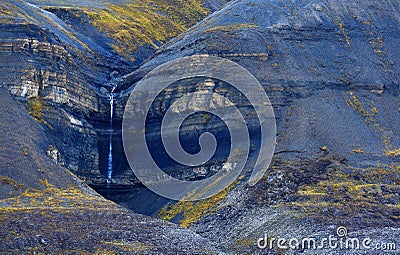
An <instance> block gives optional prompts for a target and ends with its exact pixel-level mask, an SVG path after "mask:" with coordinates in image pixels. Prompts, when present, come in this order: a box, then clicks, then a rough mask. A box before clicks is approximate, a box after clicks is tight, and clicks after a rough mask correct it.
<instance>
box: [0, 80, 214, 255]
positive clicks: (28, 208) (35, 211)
mask: <svg viewBox="0 0 400 255" xmlns="http://www.w3.org/2000/svg"><path fill="white" fill-rule="evenodd" d="M0 100H1V102H2V103H1V105H0V107H1V110H0V117H1V120H2V121H1V122H0V125H1V130H2V132H1V135H0V136H1V141H2V145H1V148H0V159H1V168H2V170H1V174H0V182H1V185H0V196H1V200H0V226H1V229H2V230H1V231H0V237H1V239H2V240H3V241H2V242H1V244H0V250H1V252H2V253H5V254H28V253H29V254H30V253H45V254H48V253H51V254H75V253H79V254H123V253H125V254H128V253H129V254H132V253H141V254H143V253H150V254H154V253H157V254H171V253H177V252H178V253H181V252H183V253H192V254H201V253H202V254H210V253H216V252H217V251H216V250H215V248H213V247H214V245H213V244H211V243H209V242H208V241H207V240H205V239H203V238H201V237H199V236H198V235H196V234H193V233H192V232H190V231H188V230H184V229H182V228H179V227H177V226H176V225H173V224H168V223H166V222H162V221H160V220H156V219H152V218H149V217H145V216H140V215H137V214H134V213H132V212H129V211H128V210H126V209H124V208H122V207H120V206H117V205H116V204H114V203H112V202H110V201H107V200H105V199H104V198H102V197H100V196H99V195H98V194H97V193H95V192H94V191H93V190H91V189H90V188H88V187H87V186H86V185H85V184H83V183H82V181H81V180H79V179H78V178H77V177H76V176H74V175H72V174H71V172H70V171H69V170H68V169H66V168H64V167H63V166H60V165H59V164H57V162H55V161H56V156H57V154H56V153H55V152H54V151H52V150H51V148H50V149H49V147H48V146H49V144H51V140H50V139H49V136H48V134H46V130H45V129H44V128H43V127H42V126H41V125H40V124H39V123H38V122H37V121H35V120H34V119H33V117H32V116H30V115H29V114H28V112H27V111H26V109H25V106H24V105H23V104H21V103H19V102H17V101H16V100H15V99H13V98H12V96H11V95H10V94H9V92H8V91H7V90H6V89H4V88H1V89H0ZM27 127H29V128H27Z"/></svg>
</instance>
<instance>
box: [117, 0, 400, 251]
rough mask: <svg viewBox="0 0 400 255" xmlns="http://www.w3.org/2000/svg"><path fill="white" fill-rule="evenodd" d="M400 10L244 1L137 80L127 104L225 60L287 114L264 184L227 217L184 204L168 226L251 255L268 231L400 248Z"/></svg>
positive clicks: (168, 50) (168, 51) (172, 212)
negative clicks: (340, 233) (171, 67)
mask: <svg viewBox="0 0 400 255" xmlns="http://www.w3.org/2000/svg"><path fill="white" fill-rule="evenodd" d="M399 10H400V3H399V2H398V1H385V2H376V1H356V2H354V1H353V2H348V1H329V0H326V1H325V0H320V1H311V2H310V1H297V2H296V3H286V2H283V1H251V0H244V1H234V2H232V3H230V4H229V5H228V6H226V7H225V8H224V9H222V10H221V11H218V12H216V13H214V14H212V15H211V16H210V17H208V18H206V19H205V20H204V21H202V22H200V23H199V24H197V25H196V26H195V27H193V28H192V29H190V30H189V31H187V32H185V33H183V34H182V35H181V36H178V37H177V38H176V39H174V40H172V41H171V42H170V43H168V44H167V45H165V46H163V47H161V48H160V49H159V50H158V51H157V52H156V54H155V55H154V56H152V57H151V58H150V59H149V60H147V61H146V62H145V63H144V64H143V65H142V66H141V68H139V69H138V70H136V71H135V72H133V73H132V74H130V75H128V76H127V77H126V78H125V79H124V81H123V82H122V83H121V85H120V87H121V88H124V89H125V91H123V92H122V93H121V94H122V95H124V96H128V95H129V93H130V92H131V91H132V89H133V87H134V86H135V82H136V81H138V80H139V79H140V77H143V75H144V74H145V73H147V72H148V71H149V70H151V69H153V68H155V67H156V66H158V65H160V64H162V63H165V62H167V61H169V60H172V59H176V58H179V57H183V56H188V55H193V54H209V55H216V56H220V57H225V58H228V59H231V60H233V61H235V62H237V63H239V64H240V65H242V66H243V67H245V68H246V69H248V70H249V71H250V72H251V73H252V74H254V75H255V77H256V78H257V79H258V80H259V81H260V83H261V84H262V85H263V87H264V89H265V91H266V93H267V94H268V96H269V97H270V100H271V103H272V105H273V107H274V110H275V114H276V120H277V125H278V133H277V146H276V153H275V156H274V160H273V164H272V167H270V169H268V171H267V173H268V174H267V176H265V178H264V179H263V180H262V181H260V183H259V184H257V185H256V186H255V187H248V186H247V185H245V184H241V185H238V186H237V187H236V188H234V189H233V190H232V191H231V192H227V193H226V194H225V195H223V196H220V197H219V199H221V200H222V202H221V203H220V204H219V205H217V206H215V205H212V204H213V203H215V202H216V200H210V201H208V202H199V203H197V204H196V203H187V204H184V203H176V204H175V205H169V206H167V207H166V208H164V209H165V210H161V213H160V214H159V215H160V216H161V217H163V218H165V219H168V220H173V221H176V222H181V224H182V225H184V226H190V225H191V224H193V222H196V221H198V220H199V219H200V220H199V221H198V223H197V224H194V225H192V229H194V230H195V231H197V232H198V233H201V234H202V235H203V236H206V237H209V238H214V240H219V241H221V242H223V243H224V244H226V245H227V246H229V247H231V248H232V249H234V250H236V251H240V252H257V251H259V250H257V247H256V245H254V243H255V242H256V241H257V239H258V238H260V237H263V236H264V232H266V231H270V232H271V233H270V234H271V235H273V236H283V237H288V236H291V234H292V236H293V235H294V236H296V235H297V236H302V237H304V236H306V235H311V236H314V235H329V232H331V230H330V229H334V228H335V226H340V225H344V226H347V227H348V228H349V230H350V229H351V230H352V231H353V232H354V235H355V236H361V235H362V234H363V233H364V234H365V233H368V234H370V235H371V236H372V235H373V236H374V237H375V238H376V241H382V240H385V239H387V240H394V239H395V236H396V234H398V231H399V224H398V218H397V217H398V215H399V209H398V203H399V189H400V187H399V179H398V174H399V164H398V157H399V154H398V148H399V147H400V129H399V125H398V123H399V121H400V111H399V108H400V101H399V92H400V86H399V82H400V80H399V70H400V68H399V67H400V63H399V61H398V59H399V46H398V45H400V37H399V35H400V30H399V20H400V19H399V14H398V13H399ZM178 91H179V92H181V91H182V90H177V91H176V93H172V94H174V95H175V96H176V98H178V97H180V96H181V94H180V93H178ZM125 100H126V99H125ZM169 100H173V99H171V97H169ZM154 111H156V109H154ZM217 131H218V130H217ZM219 199H217V201H219ZM207 203H208V204H207ZM271 206H273V207H271ZM205 214H206V215H207V214H208V216H204V215H205ZM326 225H329V227H328V226H326ZM387 226H391V227H393V228H392V229H384V227H387ZM378 232H379V235H378V234H377V233H378ZM270 252H273V251H270ZM276 252H278V251H276ZM327 252H328V251H327Z"/></svg>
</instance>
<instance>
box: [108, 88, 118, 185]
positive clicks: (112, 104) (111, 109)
mask: <svg viewBox="0 0 400 255" xmlns="http://www.w3.org/2000/svg"><path fill="white" fill-rule="evenodd" d="M116 88H117V86H113V87H112V89H111V93H110V95H109V100H110V145H109V151H108V168H107V183H111V180H112V173H113V157H112V137H113V115H114V90H115V89H116Z"/></svg>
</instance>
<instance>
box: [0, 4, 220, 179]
mask: <svg viewBox="0 0 400 255" xmlns="http://www.w3.org/2000/svg"><path fill="white" fill-rule="evenodd" d="M31 2H32V3H34V4H38V6H41V8H39V7H37V6H36V5H33V4H31V3H29V2H25V1H2V2H1V3H0V11H1V24H0V33H1V39H0V45H1V47H0V50H1V56H0V57H1V60H2V61H1V64H0V72H1V74H2V79H1V81H0V85H1V86H2V87H7V88H8V89H9V90H10V91H11V93H12V94H13V95H15V96H18V97H19V98H20V99H22V100H25V99H28V98H29V99H32V100H36V99H37V100H36V102H39V103H47V104H48V105H47V107H43V106H40V105H38V107H37V109H36V110H37V111H39V112H36V113H35V114H36V115H40V119H41V121H42V122H46V123H47V124H48V127H51V128H50V129H49V133H50V134H52V139H51V140H52V141H53V144H52V145H53V146H54V147H55V148H57V150H59V151H60V155H62V157H61V158H60V161H62V162H63V163H64V164H65V165H66V166H67V167H68V168H69V169H70V170H72V171H73V172H74V173H76V174H78V175H79V176H80V177H81V178H82V179H84V180H85V181H87V182H88V183H96V182H102V181H104V176H105V172H106V171H107V170H106V165H107V162H106V158H107V156H106V155H107V154H108V139H109V133H110V129H109V116H110V101H109V99H108V97H109V94H110V91H111V89H112V86H113V84H115V83H116V82H117V81H118V79H119V77H120V76H122V75H123V74H126V73H129V72H131V71H132V70H134V68H135V67H136V66H137V65H139V64H140V63H141V62H142V61H144V59H145V58H147V57H148V56H149V55H150V54H152V53H153V52H154V51H155V48H156V47H158V45H160V44H161V43H163V42H165V40H167V39H168V38H171V37H173V36H175V35H177V34H178V33H180V32H182V31H183V30H184V29H186V28H187V27H189V26H191V25H193V24H195V22H197V21H198V20H200V19H201V18H203V17H204V16H205V15H206V14H207V13H208V12H210V11H212V10H215V9H208V7H209V8H217V7H221V6H222V5H223V3H224V2H223V1H215V2H214V1H208V2H205V3H204V5H203V4H202V3H200V2H197V1H193V2H187V3H185V2H184V1H183V2H180V1H178V2H176V3H175V5H174V8H173V9H171V10H169V11H168V13H167V14H168V15H167V14H166V15H167V16H166V17H169V16H171V17H172V18H171V20H165V19H166V18H163V19H160V18H161V17H160V16H154V15H161V14H160V10H161V9H162V8H165V6H166V3H161V2H160V3H159V4H158V5H157V6H155V5H154V3H153V2H151V1H149V2H145V3H141V4H138V2H137V1H129V2H126V1H125V2H118V1H116V2H105V1H97V2H91V4H88V5H86V4H85V3H84V2H81V1H65V2H63V3H62V4H61V3H58V2H57V3H55V2H51V1H31ZM194 7H196V8H194ZM122 10H128V11H125V12H122ZM140 12H143V13H140ZM147 12H151V13H152V14H151V15H153V16H150V14H149V17H147V16H146V15H147V14H146V15H145V13H147ZM129 15H131V16H129ZM161 16H163V17H164V16H165V15H161ZM138 17H147V19H149V18H150V17H151V18H152V19H153V18H154V19H155V20H159V19H160V20H159V22H161V23H163V24H162V26H161V27H160V24H151V25H149V24H148V21H149V20H147V22H145V20H137V18H138ZM110 18H112V19H111V20H110ZM113 19H114V20H113ZM127 20H129V22H127ZM133 23H135V24H140V25H138V26H133V25H132V24H133ZM164 23H165V24H164ZM113 26H115V27H113ZM163 26H164V27H163ZM167 28H168V29H169V30H168V33H166V31H164V30H165V29H167ZM127 29H128V30H129V31H128V30H127ZM163 29H164V30H163ZM117 31H126V32H127V33H128V34H129V36H123V37H124V39H123V40H122V38H120V35H117V34H116V32H117ZM138 34H140V36H141V37H140V38H141V39H140V40H139V39H138V38H139V36H138ZM160 35H164V36H163V37H160ZM133 37H134V38H133ZM128 42H129V45H128V44H126V43H128ZM122 48H129V49H127V50H126V53H127V54H123V52H122V51H120V50H118V49H122ZM123 51H124V52H125V50H123ZM132 54H133V55H132ZM131 58H134V59H131ZM116 92H117V91H116ZM43 100H44V101H43ZM116 108H117V109H116V111H117V115H118V112H119V115H120V116H122V114H121V111H122V110H123V105H121V104H118V103H116ZM118 125H119V124H118V123H116V124H115V133H116V134H118V132H120V131H118ZM115 143H116V145H115V152H116V153H115V154H116V155H123V153H122V152H123V151H122V147H121V141H120V140H119V141H118V138H116V142H115ZM116 157H117V156H116ZM104 159H105V161H103V160H104ZM119 161H124V158H123V156H122V157H121V158H120V159H119ZM115 168H116V170H117V173H118V171H119V172H121V171H124V170H126V163H125V164H122V166H120V167H118V166H117V165H116V166H115ZM129 178H130V177H129V176H128V177H127V178H125V180H124V181H125V182H130V180H129Z"/></svg>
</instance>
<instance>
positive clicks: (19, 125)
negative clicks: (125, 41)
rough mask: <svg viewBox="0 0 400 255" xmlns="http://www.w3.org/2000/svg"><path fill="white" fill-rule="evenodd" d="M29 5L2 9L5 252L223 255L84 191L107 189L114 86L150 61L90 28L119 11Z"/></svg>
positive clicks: (1, 5) (7, 4) (0, 194)
mask: <svg viewBox="0 0 400 255" xmlns="http://www.w3.org/2000/svg"><path fill="white" fill-rule="evenodd" d="M75 2H77V1H75ZM91 2H92V3H94V1H91ZM32 3H35V4H38V5H40V6H41V7H42V8H39V7H38V6H37V5H33V4H31V3H28V2H25V1H1V2H0V34H1V36H0V63H1V64H0V99H1V102H2V103H1V111H0V112H1V113H0V115H1V116H0V118H1V130H2V132H1V137H2V138H1V141H2V145H1V147H0V158H1V160H0V167H1V171H0V182H1V185H0V199H1V200H0V204H1V205H0V208H1V209H0V214H1V216H0V219H1V220H0V225H1V228H2V231H1V232H0V236H1V238H2V240H3V242H2V244H1V245H0V251H1V252H5V253H10V254H26V253H46V254H47V253H51V254H74V253H79V254H96V253H98V254H105V253H106V254H121V253H157V254H171V253H192V254H209V253H217V250H216V248H214V247H215V245H214V244H212V243H210V242H208V241H207V240H205V239H204V238H201V237H200V236H198V235H196V234H194V233H193V232H191V231H187V230H184V229H182V228H179V227H177V226H176V225H173V224H169V223H166V222H163V221H160V220H157V219H151V218H148V217H145V216H139V215H137V214H134V213H132V212H129V211H127V210H126V209H124V208H122V207H119V206H117V205H116V204H113V203H112V202H110V201H107V200H105V199H103V198H102V197H100V196H99V195H97V193H95V192H94V191H93V190H91V189H90V188H89V187H88V186H86V184H83V182H82V180H83V181H86V182H87V183H93V182H96V181H98V182H104V181H105V173H104V172H101V167H100V165H101V163H102V162H101V159H100V158H104V157H103V156H104V155H105V154H106V152H104V151H102V149H101V148H102V146H103V144H105V143H106V142H107V143H108V140H107V141H105V140H106V137H107V138H108V135H109V133H110V130H108V129H109V115H110V107H109V100H108V96H109V93H110V90H111V86H112V85H113V84H114V83H115V82H116V80H118V76H119V75H122V74H124V73H128V72H130V71H132V70H134V68H135V66H137V65H138V64H139V61H143V59H144V58H146V57H147V56H148V55H149V54H152V52H153V51H154V47H153V46H154V45H152V46H151V47H150V46H149V47H148V50H147V51H145V50H142V51H140V50H139V49H135V52H131V53H132V54H134V53H135V54H136V52H137V54H141V56H142V57H141V59H139V58H136V59H135V61H132V60H131V59H129V58H127V56H126V55H120V54H119V52H118V51H117V50H115V49H114V48H113V46H114V44H115V43H116V40H115V39H113V36H112V35H111V34H106V31H100V29H99V27H96V26H95V25H94V24H92V22H93V23H94V20H95V19H96V18H98V17H100V16H101V13H102V12H103V11H104V12H105V11H106V8H107V6H110V5H111V4H113V6H117V5H118V4H123V3H119V2H116V1H115V2H108V3H105V2H102V5H100V4H99V5H83V2H82V1H79V5H73V3H71V4H69V3H66V2H64V3H63V4H62V5H60V4H57V5H55V6H54V5H51V4H50V5H47V4H49V2H47V3H46V4H45V3H44V1H41V2H40V3H39V2H38V1H36V2H33V1H32ZM127 3H128V2H127ZM127 3H125V4H127ZM129 3H131V1H130V2H129ZM207 3H208V2H207ZM210 3H213V2H212V1H210ZM218 3H220V2H219V1H218V2H217V1H216V2H215V4H216V5H210V6H214V7H215V6H218ZM132 8H133V7H132ZM204 8H206V7H204ZM45 9H46V10H45ZM204 10H205V9H204ZM51 11H52V12H51ZM54 13H55V14H57V15H55V14H54ZM89 13H90V15H91V16H90V17H89ZM80 15H83V16H80ZM195 18H201V17H200V16H199V17H195ZM195 21H197V20H192V22H195ZM193 24H194V23H193ZM186 25H189V23H187V24H186ZM173 29H174V28H172V29H171V30H173ZM181 29H182V28H181ZM178 32H179V31H176V32H175V33H178ZM144 34H146V36H148V37H151V36H152V35H151V31H150V32H147V33H144ZM171 36H172V35H171ZM160 43H161V42H160ZM143 46H146V44H143ZM146 47H147V46H146ZM103 140H104V141H103ZM121 149H122V148H121ZM102 153H104V155H102ZM103 167H104V168H105V167H106V166H105V165H104V166H103ZM70 171H72V172H74V173H75V174H78V175H79V178H80V179H78V178H77V177H76V176H75V175H73V174H71V172H70ZM128 178H130V177H128ZM146 229H147V230H146Z"/></svg>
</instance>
